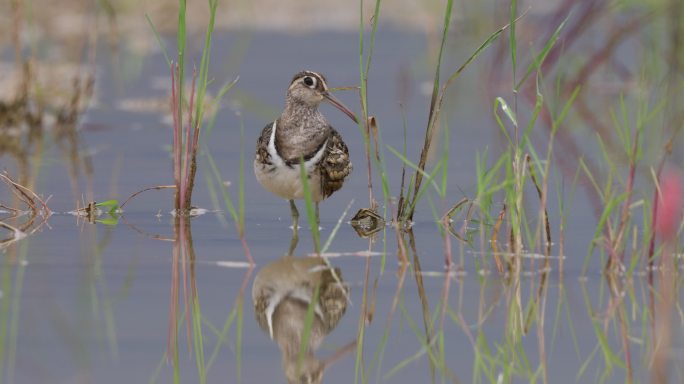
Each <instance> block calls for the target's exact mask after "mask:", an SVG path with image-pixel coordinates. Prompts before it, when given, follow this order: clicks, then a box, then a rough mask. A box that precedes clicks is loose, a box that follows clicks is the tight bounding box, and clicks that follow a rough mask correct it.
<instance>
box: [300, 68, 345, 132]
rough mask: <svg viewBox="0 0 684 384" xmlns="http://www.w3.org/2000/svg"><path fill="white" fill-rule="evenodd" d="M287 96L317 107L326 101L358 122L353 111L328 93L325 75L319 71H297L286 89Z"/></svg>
mask: <svg viewBox="0 0 684 384" xmlns="http://www.w3.org/2000/svg"><path fill="white" fill-rule="evenodd" d="M287 98H288V99H290V100H291V101H293V102H296V103H302V104H306V105H308V106H310V107H314V108H316V107H318V105H319V104H320V103H321V102H323V101H328V102H330V104H332V105H334V106H335V107H336V108H337V109H339V110H340V111H342V112H344V114H346V115H347V116H349V118H351V119H352V120H354V122H356V123H358V120H357V119H356V116H355V115H354V113H353V112H352V111H351V110H350V109H349V108H347V107H346V106H345V105H344V104H342V102H340V101H339V100H337V98H335V97H334V96H333V95H331V94H330V92H329V91H328V84H327V83H326V81H325V77H323V75H321V74H319V73H316V72H312V71H302V72H299V73H297V74H296V75H295V76H294V77H293V78H292V82H291V83H290V87H289V88H288V89H287Z"/></svg>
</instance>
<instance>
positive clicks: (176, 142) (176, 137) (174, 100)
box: [171, 64, 181, 210]
mask: <svg viewBox="0 0 684 384" xmlns="http://www.w3.org/2000/svg"><path fill="white" fill-rule="evenodd" d="M177 76H178V64H171V114H172V115H173V179H174V182H175V184H176V195H175V200H176V209H177V210H179V209H180V202H181V198H180V197H181V195H180V191H181V188H180V187H181V181H180V180H181V175H180V170H181V156H180V144H181V143H180V140H181V133H180V122H179V121H178V111H179V109H178V90H177V89H176V78H177Z"/></svg>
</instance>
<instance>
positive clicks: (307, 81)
mask: <svg viewBox="0 0 684 384" xmlns="http://www.w3.org/2000/svg"><path fill="white" fill-rule="evenodd" d="M302 82H303V83H304V85H306V86H307V87H309V88H311V89H314V88H316V78H315V77H313V76H305V77H304V78H303V79H302Z"/></svg>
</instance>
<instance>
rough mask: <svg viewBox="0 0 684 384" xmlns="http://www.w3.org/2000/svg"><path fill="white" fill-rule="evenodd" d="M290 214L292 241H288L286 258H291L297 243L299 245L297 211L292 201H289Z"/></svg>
mask: <svg viewBox="0 0 684 384" xmlns="http://www.w3.org/2000/svg"><path fill="white" fill-rule="evenodd" d="M290 212H291V213H292V240H290V249H289V250H288V252H287V255H288V256H292V253H293V252H294V250H295V248H297V243H299V211H298V210H297V206H296V205H295V202H294V200H290Z"/></svg>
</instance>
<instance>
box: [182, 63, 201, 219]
mask: <svg viewBox="0 0 684 384" xmlns="http://www.w3.org/2000/svg"><path fill="white" fill-rule="evenodd" d="M196 78H197V71H196V70H194V69H193V71H192V86H191V87H190V103H189V104H188V122H187V125H186V126H185V154H184V156H183V174H182V177H181V213H182V214H185V213H186V211H187V210H188V209H190V204H189V201H188V199H187V195H188V184H189V172H188V167H189V165H190V151H191V147H192V146H191V145H190V143H191V141H190V134H191V131H192V129H193V124H192V110H193V107H194V105H195V80H196ZM181 81H182V79H181Z"/></svg>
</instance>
